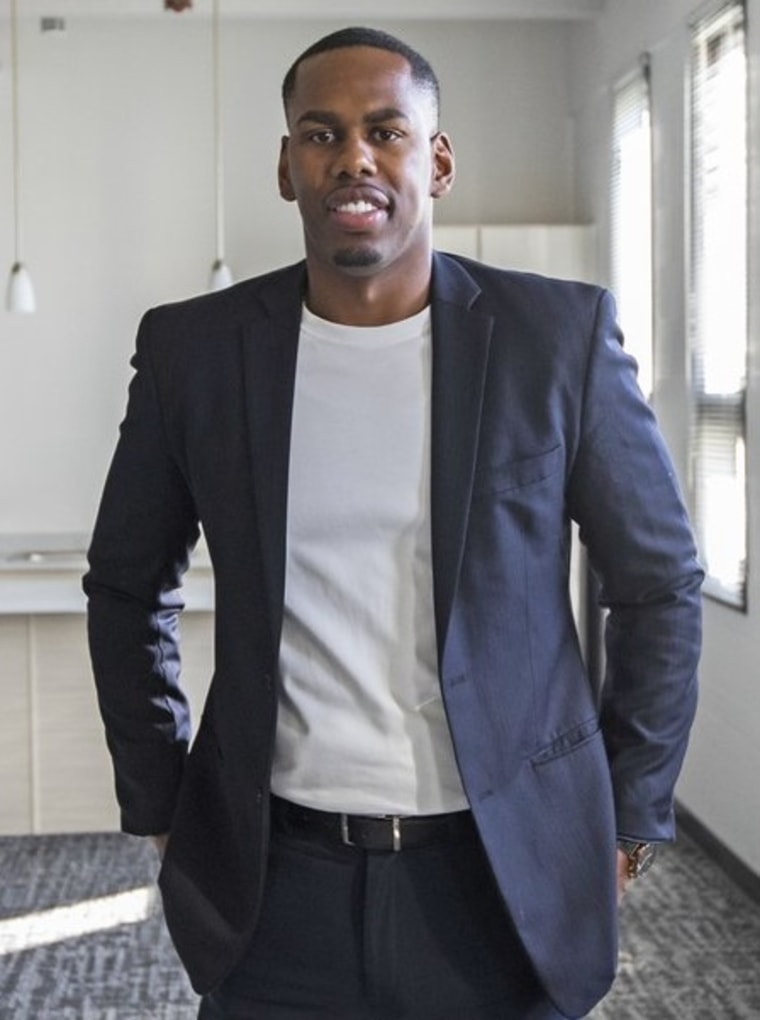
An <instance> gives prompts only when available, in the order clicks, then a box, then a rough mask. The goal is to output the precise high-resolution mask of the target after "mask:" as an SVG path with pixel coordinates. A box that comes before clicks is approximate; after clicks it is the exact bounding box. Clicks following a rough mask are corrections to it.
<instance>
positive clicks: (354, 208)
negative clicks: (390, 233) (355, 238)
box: [327, 188, 390, 233]
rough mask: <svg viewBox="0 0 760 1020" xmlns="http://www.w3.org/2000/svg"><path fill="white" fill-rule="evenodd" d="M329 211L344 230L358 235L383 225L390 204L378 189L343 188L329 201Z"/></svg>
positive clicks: (331, 216)
mask: <svg viewBox="0 0 760 1020" xmlns="http://www.w3.org/2000/svg"><path fill="white" fill-rule="evenodd" d="M327 211H328V213H329V215H330V218H331V219H332V220H333V222H334V223H335V224H336V225H337V226H339V227H340V228H341V229H342V230H346V231H348V232H349V233H357V232H363V231H369V230H374V229H377V227H378V226H380V225H382V224H383V223H384V222H385V221H386V220H387V218H388V215H389V211H390V203H389V201H388V199H387V197H386V196H385V195H384V194H383V193H382V192H381V191H379V190H378V189H376V188H341V189H340V190H339V191H336V192H334V193H333V194H332V195H331V196H330V198H329V199H328V201H327Z"/></svg>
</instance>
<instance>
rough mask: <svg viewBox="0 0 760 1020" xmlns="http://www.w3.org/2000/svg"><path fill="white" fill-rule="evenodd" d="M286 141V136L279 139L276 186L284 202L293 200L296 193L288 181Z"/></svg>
mask: <svg viewBox="0 0 760 1020" xmlns="http://www.w3.org/2000/svg"><path fill="white" fill-rule="evenodd" d="M288 142H289V138H288V136H287V135H283V136H282V139H281V141H280V158H279V160H278V161H277V186H278V188H279V190H280V197H281V198H284V199H285V201H286V202H295V200H296V193H295V191H294V190H293V185H292V183H291V181H290V162H289V160H288Z"/></svg>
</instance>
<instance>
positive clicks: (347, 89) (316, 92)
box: [286, 46, 433, 124]
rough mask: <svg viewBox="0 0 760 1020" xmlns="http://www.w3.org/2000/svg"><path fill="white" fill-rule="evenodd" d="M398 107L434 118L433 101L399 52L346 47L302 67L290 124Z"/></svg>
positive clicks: (289, 107)
mask: <svg viewBox="0 0 760 1020" xmlns="http://www.w3.org/2000/svg"><path fill="white" fill-rule="evenodd" d="M357 107H360V108H363V109H367V110H369V109H373V108H383V107H385V108H395V109H398V110H400V111H401V112H402V113H404V114H405V115H406V116H408V117H409V118H410V119H413V118H415V117H418V118H419V117H428V116H432V115H433V100H432V97H431V96H430V94H429V93H428V91H427V90H426V89H424V88H423V87H421V86H420V85H419V84H418V83H417V82H415V81H414V79H413V77H412V69H411V67H410V65H409V63H408V61H407V60H406V59H405V58H404V57H402V56H401V54H399V53H391V52H389V51H387V50H381V49H377V48H375V47H373V46H345V47H342V48H341V49H336V50H329V51H327V52H326V53H317V54H315V55H314V56H312V57H307V58H306V59H305V60H304V61H303V62H302V63H301V64H300V65H299V67H298V70H297V72H296V79H295V88H294V90H293V94H292V96H291V97H290V100H289V101H288V105H287V110H286V114H287V118H288V123H289V124H293V123H295V121H297V120H298V118H299V117H300V116H301V114H302V113H303V112H304V111H305V110H312V109H315V110H323V111H330V112H333V113H337V114H340V113H341V112H342V111H343V110H346V111H348V110H349V109H356V108H357Z"/></svg>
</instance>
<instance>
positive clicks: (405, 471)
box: [272, 309, 467, 814]
mask: <svg viewBox="0 0 760 1020" xmlns="http://www.w3.org/2000/svg"><path fill="white" fill-rule="evenodd" d="M431 358H432V351H431V337H430V314H429V310H425V311H423V312H421V313H420V314H418V315H415V316H413V317H412V318H410V319H406V320H404V321H402V322H397V323H393V324H391V325H388V326H378V327H353V326H343V325H337V324H335V323H331V322H326V321H325V320H323V319H319V318H317V317H316V316H315V315H313V314H312V313H311V312H309V311H308V309H304V312H303V319H302V325H301V337H300V344H299V351H298V364H297V372H296V386H295V402H294V414H293V430H292V437H291V449H290V482H289V495H288V521H287V543H288V553H287V570H286V585H285V619H284V628H283V635H282V645H281V650H280V672H281V681H282V682H281V688H280V704H279V716H278V726H277V739H276V747H275V761H274V770H273V778H272V788H273V790H274V792H275V793H276V794H278V795H279V796H281V797H286V798H288V799H289V800H292V801H295V802H297V803H300V804H306V805H309V806H311V807H317V808H321V809H323V810H328V811H345V812H350V813H367V814H431V813H437V812H441V811H455V810H460V809H462V808H465V807H466V806H467V801H466V798H465V795H464V791H463V789H462V784H461V780H460V778H459V773H458V771H457V767H456V762H455V759H454V751H453V746H452V742H451V736H450V733H449V729H448V724H447V722H446V716H445V711H444V707H443V703H442V699H441V691H440V684H439V681H438V670H437V654H436V641H435V624H434V614H433V583H432V569H431V539H430V377H431Z"/></svg>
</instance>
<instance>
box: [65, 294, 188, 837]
mask: <svg viewBox="0 0 760 1020" xmlns="http://www.w3.org/2000/svg"><path fill="white" fill-rule="evenodd" d="M153 353H154V351H153V346H152V338H151V313H150V312H149V313H148V314H147V315H146V316H145V318H144V319H143V322H142V323H141V326H140V330H139V332H138V338H137V349H136V354H135V356H134V358H133V361H132V365H133V367H134V368H135V375H134V377H133V379H132V382H131V384H130V390H129V401H128V407H127V413H126V417H125V419H124V421H123V423H122V425H121V429H120V436H119V440H118V444H117V447H116V451H115V454H114V457H113V461H112V463H111V467H110V470H109V473H108V477H107V480H106V484H105V488H104V492H103V496H102V500H101V505H100V509H99V512H98V516H97V520H96V524H95V529H94V533H93V538H92V543H91V546H90V550H89V553H88V561H89V570H88V572H87V574H86V575H85V577H84V579H83V587H84V591H85V593H86V595H87V596H88V637H89V644H90V655H91V659H92V666H93V672H94V677H95V682H96V687H97V694H98V702H99V707H100V711H101V715H102V717H103V721H104V724H105V730H106V739H107V742H108V747H109V750H110V752H111V756H112V759H113V766H114V773H115V780H116V794H117V798H118V801H119V804H120V808H121V819H122V828H123V829H124V830H125V831H127V832H132V833H135V834H137V835H149V834H153V833H161V832H166V831H168V830H169V828H170V826H171V819H172V814H173V810H174V805H175V801H176V796H177V791H178V788H179V784H180V779H181V776H182V770H183V765H184V760H185V756H186V754H187V748H188V744H189V739H190V715H189V708H188V703H187V700H186V698H185V695H184V694H183V692H182V689H181V687H180V654H179V636H178V616H179V613H180V611H181V610H182V608H183V603H182V599H181V595H180V590H179V589H180V585H181V579H182V574H183V573H184V571H185V570H186V569H187V566H188V557H189V553H190V551H191V549H192V547H193V545H194V544H195V542H196V541H197V538H198V533H199V529H198V522H197V515H196V513H195V509H194V505H193V499H192V496H191V493H190V491H189V489H188V486H187V484H186V482H185V479H184V477H183V475H182V472H181V470H180V468H179V466H178V462H177V459H176V458H175V457H173V456H172V453H171V451H170V448H169V442H168V439H167V435H166V431H165V428H164V421H163V419H162V413H161V406H160V401H159V395H158V388H157V385H156V381H155V374H154V372H153V368H152V363H151V359H152V356H153Z"/></svg>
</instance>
